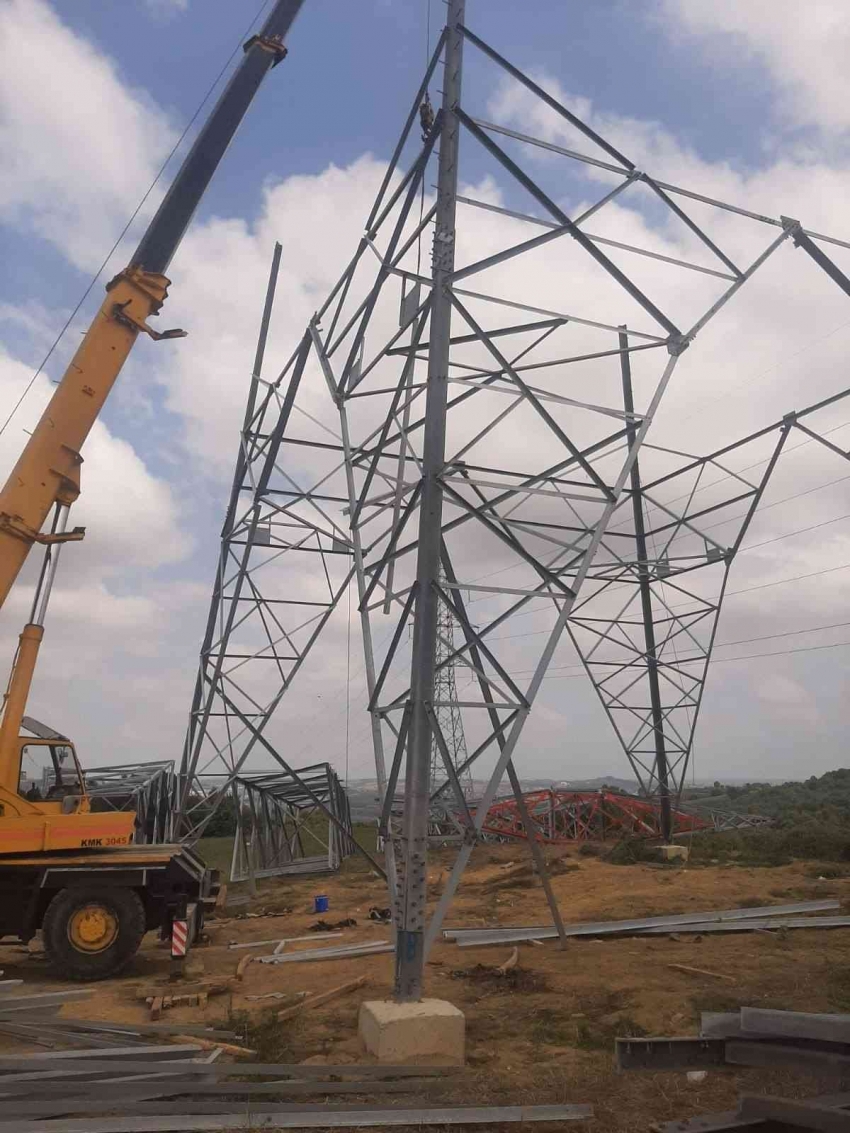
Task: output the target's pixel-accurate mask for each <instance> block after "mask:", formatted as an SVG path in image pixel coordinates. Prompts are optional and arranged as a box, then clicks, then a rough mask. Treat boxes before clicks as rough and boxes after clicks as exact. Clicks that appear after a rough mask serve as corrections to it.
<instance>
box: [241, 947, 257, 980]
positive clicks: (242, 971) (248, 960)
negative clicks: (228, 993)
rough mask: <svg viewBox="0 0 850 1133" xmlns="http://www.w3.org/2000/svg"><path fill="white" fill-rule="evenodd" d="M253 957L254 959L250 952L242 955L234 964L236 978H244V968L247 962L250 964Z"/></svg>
mask: <svg viewBox="0 0 850 1133" xmlns="http://www.w3.org/2000/svg"><path fill="white" fill-rule="evenodd" d="M254 959H255V958H254V956H253V955H251V954H250V953H249V954H248V955H247V956H243V957H242V959H241V960H240V961H239V963H238V964H237V965H236V979H237V980H244V979H245V969H246V968H247V967H248V965H249V964H252V963H253V962H254Z"/></svg>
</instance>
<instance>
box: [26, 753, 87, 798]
mask: <svg viewBox="0 0 850 1133" xmlns="http://www.w3.org/2000/svg"><path fill="white" fill-rule="evenodd" d="M18 794H19V795H21V796H22V797H23V798H25V799H27V800H28V801H29V802H33V803H46V802H51V803H53V802H56V803H61V802H62V800H63V799H64V798H65V797H66V796H67V795H80V794H82V786H81V784H80V776H79V770H78V768H77V760H76V758H75V757H74V752H73V749H72V748H71V747H70V745H69V744H65V743H49V744H45V743H41V744H37V743H27V744H24V745H23V747H22V748H21V777H20V781H19V783H18Z"/></svg>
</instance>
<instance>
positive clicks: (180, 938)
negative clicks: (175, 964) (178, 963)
mask: <svg viewBox="0 0 850 1133" xmlns="http://www.w3.org/2000/svg"><path fill="white" fill-rule="evenodd" d="M188 941H189V922H188V921H172V923H171V955H172V956H173V957H176V958H177V959H181V958H182V957H183V956H185V955H186V950H187V946H188Z"/></svg>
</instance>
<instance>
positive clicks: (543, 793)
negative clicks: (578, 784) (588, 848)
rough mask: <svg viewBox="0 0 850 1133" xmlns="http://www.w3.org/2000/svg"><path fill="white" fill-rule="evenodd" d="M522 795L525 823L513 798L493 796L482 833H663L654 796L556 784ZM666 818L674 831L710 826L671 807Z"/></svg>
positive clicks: (569, 838)
mask: <svg viewBox="0 0 850 1133" xmlns="http://www.w3.org/2000/svg"><path fill="white" fill-rule="evenodd" d="M523 798H524V800H525V809H526V812H527V815H528V822H526V821H524V820H523V818H522V817H521V816H520V813H519V809H518V808H517V804H516V799H514V798H505V799H496V801H495V802H494V803H493V805H492V806H491V807H490V809H489V810H488V812H487V817H486V818H485V819H484V824H483V826H482V827H481V829H482V832H483V833H484V834H485V835H489V836H490V837H492V838H497V839H498V840H500V841H513V840H519V841H527V840H528V838H529V834H530V832H533V836H534V837H535V838H536V839H537V841H539V842H546V843H553V844H554V843H561V842H604V841H605V839H606V838H632V837H638V838H657V837H658V836H659V835H660V834H661V833H662V825H661V817H662V816H661V806H660V804H659V802H658V801H657V800H655V799H646V798H639V797H638V796H637V795H624V794H621V793H620V792H619V791H606V790H601V791H565V790H562V789H560V788H558V787H552V788H548V789H543V790H540V791H526V792H525V794H524V796H523ZM671 817H672V821H673V833H674V835H675V834H689V833H693V832H695V831H697V830H702V829H713V826H712V824H711V822H709V821H707V820H705V819H702V818H699V817H697V816H695V815H693V814H689V813H688V812H687V811H684V810H678V809H673V811H672V816H671Z"/></svg>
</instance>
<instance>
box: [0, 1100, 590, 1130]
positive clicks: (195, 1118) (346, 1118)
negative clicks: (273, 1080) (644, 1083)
mask: <svg viewBox="0 0 850 1133" xmlns="http://www.w3.org/2000/svg"><path fill="white" fill-rule="evenodd" d="M592 1116H593V1108H592V1107H591V1106H589V1105H532V1106H459V1107H457V1108H440V1109H437V1108H434V1109H395V1108H389V1109H378V1108H374V1107H372V1108H370V1107H367V1106H363V1107H357V1108H351V1109H337V1108H336V1107H333V1106H312V1107H308V1106H303V1107H302V1106H299V1107H295V1106H289V1107H287V1108H286V1110H282V1109H278V1110H277V1111H276V1112H272V1113H264V1114H263V1115H262V1117H260V1119H259V1120H258V1119H257V1116H255V1115H252V1114H250V1113H246V1112H245V1110H244V1109H242V1110H240V1111H238V1112H235V1113H218V1114H210V1115H204V1114H191V1113H186V1112H184V1113H178V1114H176V1115H175V1116H173V1117H153V1116H152V1117H141V1116H138V1117H124V1118H121V1117H109V1118H105V1119H94V1120H92V1119H91V1118H70V1119H68V1120H59V1121H52V1122H51V1123H50V1126H49V1127H47V1128H49V1130H50V1133H168V1131H170V1130H184V1131H186V1133H191V1131H197V1133H205V1131H207V1130H228V1131H230V1130H238V1129H245V1130H250V1129H256V1128H257V1127H258V1125H261V1126H262V1127H263V1128H265V1129H309V1128H318V1129H327V1128H343V1129H344V1128H364V1127H369V1126H385V1125H490V1124H501V1123H508V1122H523V1123H524V1122H530V1121H585V1120H587V1119H588V1118H590V1117H592ZM45 1129H46V1127H45V1124H44V1122H43V1121H13V1122H6V1121H0V1133H45Z"/></svg>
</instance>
